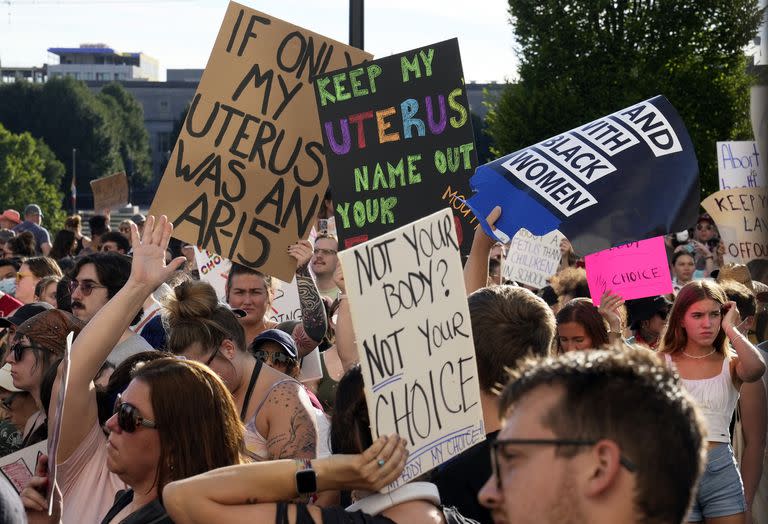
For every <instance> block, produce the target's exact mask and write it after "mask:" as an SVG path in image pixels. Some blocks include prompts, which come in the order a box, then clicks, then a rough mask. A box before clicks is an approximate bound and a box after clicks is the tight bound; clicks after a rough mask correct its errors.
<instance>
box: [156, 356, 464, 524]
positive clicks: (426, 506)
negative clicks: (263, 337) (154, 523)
mask: <svg viewBox="0 0 768 524" xmlns="http://www.w3.org/2000/svg"><path fill="white" fill-rule="evenodd" d="M335 404H336V409H335V411H334V413H333V418H332V421H331V447H332V448H333V452H334V453H335V454H334V455H331V456H330V457H326V458H318V459H315V460H311V461H309V460H308V461H298V460H297V461H287V460H280V461H272V462H267V463H256V464H246V465H242V466H236V467H231V468H224V469H221V470H217V471H211V472H209V473H205V474H203V475H198V476H196V477H193V478H190V479H187V480H184V481H181V482H174V483H172V484H170V485H168V486H167V487H166V489H165V491H164V493H163V495H164V498H165V500H166V503H167V508H168V513H169V514H170V515H171V517H172V518H173V521H174V522H175V523H176V524H204V523H206V524H207V523H208V522H216V523H217V524H229V523H233V524H234V523H240V522H276V523H278V524H288V523H297V524H314V523H327V524H331V523H332V524H411V523H414V522H419V523H426V522H428V523H431V524H441V523H446V522H447V523H460V522H463V523H467V524H469V523H474V522H475V521H474V520H471V519H466V518H464V517H462V516H461V515H460V514H458V513H457V512H456V511H455V510H451V509H447V508H443V507H441V505H440V495H439V493H438V490H437V487H436V486H435V485H434V484H431V483H427V482H409V483H407V484H405V485H403V486H401V487H399V488H397V489H395V490H393V491H391V492H389V493H386V494H383V493H377V491H378V490H380V489H381V488H383V487H384V486H386V485H387V484H388V483H390V482H392V481H393V480H395V479H396V478H397V477H398V476H399V475H400V473H401V472H402V470H403V467H404V466H405V463H406V460H407V457H408V451H407V450H406V449H405V443H406V441H405V439H401V438H400V437H398V436H397V435H390V436H388V437H380V438H378V439H376V440H375V441H374V440H373V439H372V438H371V429H370V426H371V424H370V419H369V414H368V407H367V405H366V400H365V392H364V386H363V375H362V372H361V370H360V366H359V365H356V366H353V367H352V368H351V369H350V370H349V371H348V372H347V373H346V374H345V375H344V376H343V377H342V378H341V380H340V381H339V387H338V390H337V396H336V402H335ZM329 490H347V491H349V490H353V491H351V497H352V502H353V504H352V505H350V506H348V507H346V508H343V507H339V506H330V507H322V508H321V507H319V506H307V505H305V504H294V503H288V502H286V501H289V500H294V499H296V497H297V496H300V495H306V494H307V493H308V492H314V491H329Z"/></svg>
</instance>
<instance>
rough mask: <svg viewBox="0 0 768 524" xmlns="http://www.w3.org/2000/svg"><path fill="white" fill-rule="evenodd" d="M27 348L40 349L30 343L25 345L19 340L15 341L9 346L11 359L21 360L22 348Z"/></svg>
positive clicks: (22, 355) (22, 356)
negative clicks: (11, 354)
mask: <svg viewBox="0 0 768 524" xmlns="http://www.w3.org/2000/svg"><path fill="white" fill-rule="evenodd" d="M27 349H40V348H38V347H37V346H34V345H30V346H25V345H23V344H22V343H21V342H16V343H15V344H14V345H13V346H11V352H12V353H13V360H15V361H16V362H21V359H22V358H24V350H27Z"/></svg>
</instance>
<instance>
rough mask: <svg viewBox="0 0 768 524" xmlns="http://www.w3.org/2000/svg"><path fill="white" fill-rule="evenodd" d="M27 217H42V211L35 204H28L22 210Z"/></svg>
mask: <svg viewBox="0 0 768 524" xmlns="http://www.w3.org/2000/svg"><path fill="white" fill-rule="evenodd" d="M27 215H40V216H43V210H42V209H40V206H38V205H37V204H29V205H28V206H27V207H25V208H24V216H27Z"/></svg>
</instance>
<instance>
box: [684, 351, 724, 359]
mask: <svg viewBox="0 0 768 524" xmlns="http://www.w3.org/2000/svg"><path fill="white" fill-rule="evenodd" d="M715 351H716V350H714V349H713V350H712V351H710V352H709V353H707V354H706V355H699V356H698V357H697V356H696V355H690V354H688V353H686V352H685V351H683V355H685V356H686V357H688V358H692V359H694V360H699V359H702V358H707V357H708V356H710V355H712V354H714V352H715Z"/></svg>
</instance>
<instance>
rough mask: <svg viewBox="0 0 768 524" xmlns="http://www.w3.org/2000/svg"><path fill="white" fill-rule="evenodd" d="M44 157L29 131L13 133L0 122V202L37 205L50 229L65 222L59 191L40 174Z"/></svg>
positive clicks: (19, 205)
mask: <svg viewBox="0 0 768 524" xmlns="http://www.w3.org/2000/svg"><path fill="white" fill-rule="evenodd" d="M45 166H46V160H45V159H44V158H43V156H41V154H40V150H39V149H38V144H37V143H36V141H35V139H34V138H32V135H30V134H29V133H22V134H20V135H17V134H13V133H11V132H10V131H8V130H7V129H5V128H4V127H3V126H2V124H0V180H2V181H3V183H2V184H0V202H2V203H3V206H4V207H6V208H13V209H24V206H26V205H27V204H31V203H35V204H37V205H39V206H40V208H41V209H42V211H43V215H45V221H46V223H45V225H46V226H47V227H48V228H49V230H51V231H56V230H58V229H61V227H62V226H63V225H64V211H63V210H62V209H61V201H62V194H61V193H60V192H59V191H58V188H57V187H56V186H55V185H53V184H50V183H49V182H47V181H46V179H45V177H44V176H43V172H44V171H45Z"/></svg>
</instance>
